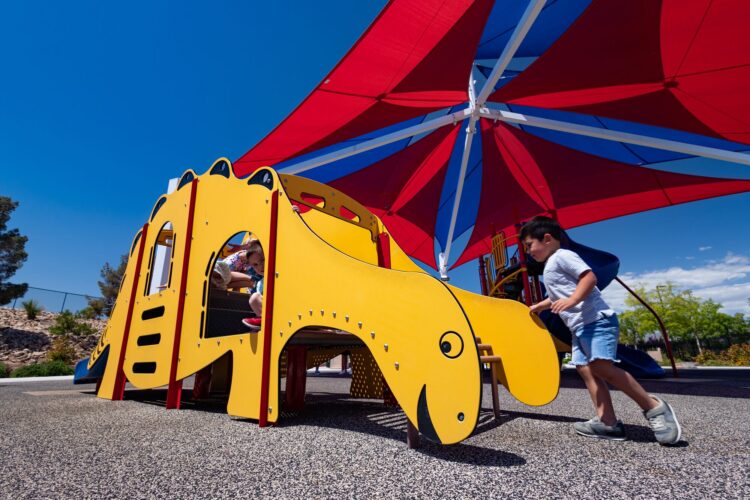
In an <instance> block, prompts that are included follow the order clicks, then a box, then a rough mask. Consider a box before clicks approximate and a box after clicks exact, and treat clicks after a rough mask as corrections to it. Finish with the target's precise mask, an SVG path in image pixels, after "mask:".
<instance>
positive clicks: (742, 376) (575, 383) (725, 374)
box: [560, 368, 750, 399]
mask: <svg viewBox="0 0 750 500" xmlns="http://www.w3.org/2000/svg"><path fill="white" fill-rule="evenodd" d="M667 375H668V376H667V377H665V378H662V379H638V382H640V383H641V385H643V387H644V388H645V389H646V390H647V391H649V392H655V393H659V394H678V395H685V396H710V397H719V398H742V399H749V398H750V369H731V368H729V369H727V368H723V369H722V368H710V369H709V368H707V369H700V370H698V369H678V372H677V375H678V376H677V377H676V378H675V377H672V376H671V375H672V370H671V369H668V370H667ZM560 387H563V388H566V389H585V386H584V384H583V380H581V377H579V376H578V374H577V373H576V372H575V370H571V369H565V370H563V372H562V374H561V377H560Z"/></svg>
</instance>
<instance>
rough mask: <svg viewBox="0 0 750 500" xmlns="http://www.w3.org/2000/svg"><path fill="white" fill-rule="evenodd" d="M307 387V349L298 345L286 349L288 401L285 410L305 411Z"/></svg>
mask: <svg viewBox="0 0 750 500" xmlns="http://www.w3.org/2000/svg"><path fill="white" fill-rule="evenodd" d="M306 385H307V347H305V346H301V345H296V346H290V347H287V349H286V400H285V405H284V407H285V409H286V410H289V411H302V410H304V409H305V386H306Z"/></svg>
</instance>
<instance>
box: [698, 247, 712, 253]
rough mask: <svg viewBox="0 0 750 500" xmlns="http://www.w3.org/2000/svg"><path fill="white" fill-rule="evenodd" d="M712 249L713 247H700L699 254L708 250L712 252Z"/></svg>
mask: <svg viewBox="0 0 750 500" xmlns="http://www.w3.org/2000/svg"><path fill="white" fill-rule="evenodd" d="M712 248H713V247H711V246H708V247H698V251H699V252H705V251H706V250H711V249H712Z"/></svg>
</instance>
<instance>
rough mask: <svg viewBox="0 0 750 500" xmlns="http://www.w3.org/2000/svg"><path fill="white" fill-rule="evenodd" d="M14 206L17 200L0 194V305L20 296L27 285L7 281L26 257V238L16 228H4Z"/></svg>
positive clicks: (24, 291) (16, 204) (16, 205)
mask: <svg viewBox="0 0 750 500" xmlns="http://www.w3.org/2000/svg"><path fill="white" fill-rule="evenodd" d="M16 207H18V202H15V201H13V200H11V199H10V198H8V197H7V196H0V305H4V304H7V303H8V302H10V301H11V300H13V299H16V298H18V297H22V296H23V294H25V293H26V290H27V289H28V287H29V285H27V284H26V283H21V284H13V283H8V282H7V280H8V279H10V277H11V276H13V275H14V274H16V271H18V269H19V268H20V267H21V265H23V263H24V261H25V260H26V257H28V254H27V253H26V252H25V251H24V247H25V245H26V242H27V241H28V238H27V237H26V236H21V234H20V233H19V232H18V229H11V230H6V227H7V224H8V221H9V220H10V214H11V213H12V212H13V210H15V209H16Z"/></svg>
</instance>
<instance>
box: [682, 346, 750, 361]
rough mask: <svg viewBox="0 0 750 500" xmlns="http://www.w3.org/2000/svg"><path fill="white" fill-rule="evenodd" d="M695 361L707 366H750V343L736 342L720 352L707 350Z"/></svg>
mask: <svg viewBox="0 0 750 500" xmlns="http://www.w3.org/2000/svg"><path fill="white" fill-rule="evenodd" d="M695 361H696V362H697V363H700V364H702V365H706V366H750V344H734V345H732V346H730V347H729V348H728V349H725V350H723V351H721V352H719V353H716V352H714V351H708V350H705V351H703V354H699V355H698V356H696V357H695Z"/></svg>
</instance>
